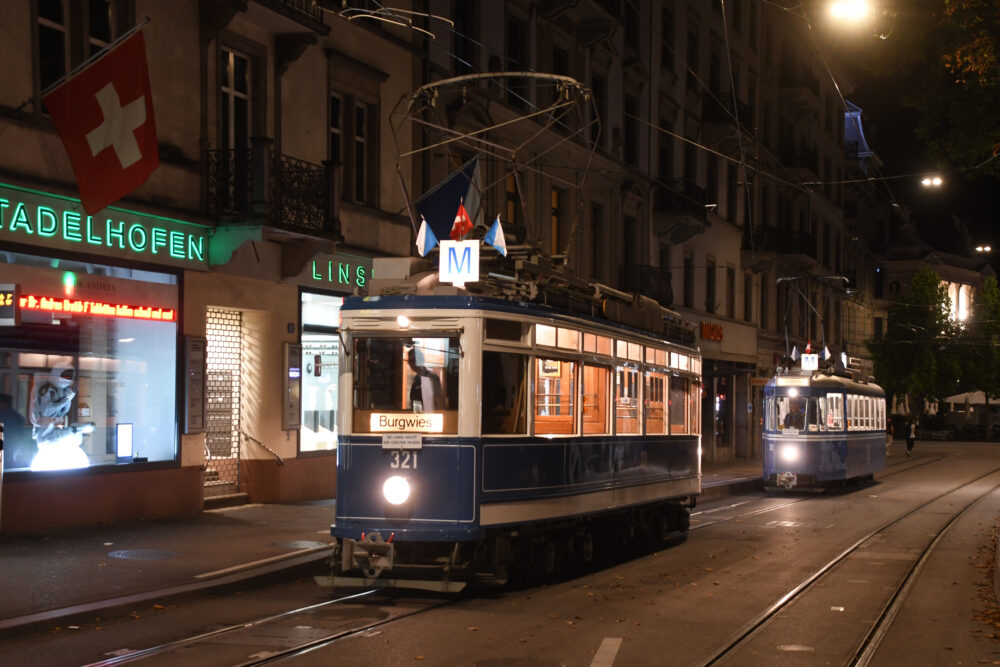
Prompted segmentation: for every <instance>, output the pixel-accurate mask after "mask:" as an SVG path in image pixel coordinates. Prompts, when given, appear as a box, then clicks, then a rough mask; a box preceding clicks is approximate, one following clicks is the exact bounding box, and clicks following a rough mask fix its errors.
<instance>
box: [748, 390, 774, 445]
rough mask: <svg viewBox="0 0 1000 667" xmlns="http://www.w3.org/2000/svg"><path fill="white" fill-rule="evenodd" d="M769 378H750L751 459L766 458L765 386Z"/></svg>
mask: <svg viewBox="0 0 1000 667" xmlns="http://www.w3.org/2000/svg"><path fill="white" fill-rule="evenodd" d="M768 380H769V378H750V406H751V408H750V428H749V429H748V430H749V432H750V457H749V458H751V459H762V458H763V456H764V385H766V384H767V381H768Z"/></svg>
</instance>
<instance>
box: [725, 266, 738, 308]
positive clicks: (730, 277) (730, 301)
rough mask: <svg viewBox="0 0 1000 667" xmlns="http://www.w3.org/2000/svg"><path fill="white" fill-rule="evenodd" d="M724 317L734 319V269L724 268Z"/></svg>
mask: <svg viewBox="0 0 1000 667" xmlns="http://www.w3.org/2000/svg"><path fill="white" fill-rule="evenodd" d="M726 317H729V318H734V317H736V269H734V268H733V267H731V266H727V267H726Z"/></svg>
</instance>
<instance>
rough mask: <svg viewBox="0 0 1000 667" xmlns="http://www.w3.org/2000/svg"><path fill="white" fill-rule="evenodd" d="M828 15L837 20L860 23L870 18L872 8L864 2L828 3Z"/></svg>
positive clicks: (846, 0)
mask: <svg viewBox="0 0 1000 667" xmlns="http://www.w3.org/2000/svg"><path fill="white" fill-rule="evenodd" d="M830 14H832V15H833V18H835V19H837V20H845V21H861V20H862V19H864V18H865V17H866V16H871V14H872V8H871V5H869V4H868V3H867V2H866V1H865V0H840V1H838V2H831V3H830Z"/></svg>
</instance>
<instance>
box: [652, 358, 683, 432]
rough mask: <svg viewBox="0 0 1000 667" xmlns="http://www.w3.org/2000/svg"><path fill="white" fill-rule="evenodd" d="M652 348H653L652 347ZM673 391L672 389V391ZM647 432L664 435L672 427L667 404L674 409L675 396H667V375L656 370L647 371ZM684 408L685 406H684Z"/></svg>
mask: <svg viewBox="0 0 1000 667" xmlns="http://www.w3.org/2000/svg"><path fill="white" fill-rule="evenodd" d="M650 350H652V348H650ZM671 393H672V391H671ZM645 403H646V433H649V434H654V435H663V434H665V433H668V432H669V431H670V430H672V428H668V427H669V422H668V421H667V416H668V415H667V410H666V406H667V404H668V403H669V404H670V406H671V411H672V410H673V396H670V397H669V400H668V396H667V375H666V374H664V373H659V372H656V371H647V372H646V401H645ZM682 409H683V407H682Z"/></svg>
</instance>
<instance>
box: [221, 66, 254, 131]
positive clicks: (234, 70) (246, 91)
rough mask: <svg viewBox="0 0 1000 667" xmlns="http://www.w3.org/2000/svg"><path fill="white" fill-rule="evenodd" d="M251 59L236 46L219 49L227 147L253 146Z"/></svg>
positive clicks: (222, 125)
mask: <svg viewBox="0 0 1000 667" xmlns="http://www.w3.org/2000/svg"><path fill="white" fill-rule="evenodd" d="M251 74H252V72H251V60H250V58H249V57H248V56H246V55H244V54H242V53H238V52H236V51H234V50H232V49H228V48H222V49H220V50H219V97H220V103H221V109H220V114H219V121H220V131H219V145H220V146H221V147H222V148H223V149H224V150H239V149H246V148H249V147H250V127H251V117H250V113H251V105H250V99H251V94H252V90H251V81H252V78H251Z"/></svg>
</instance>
